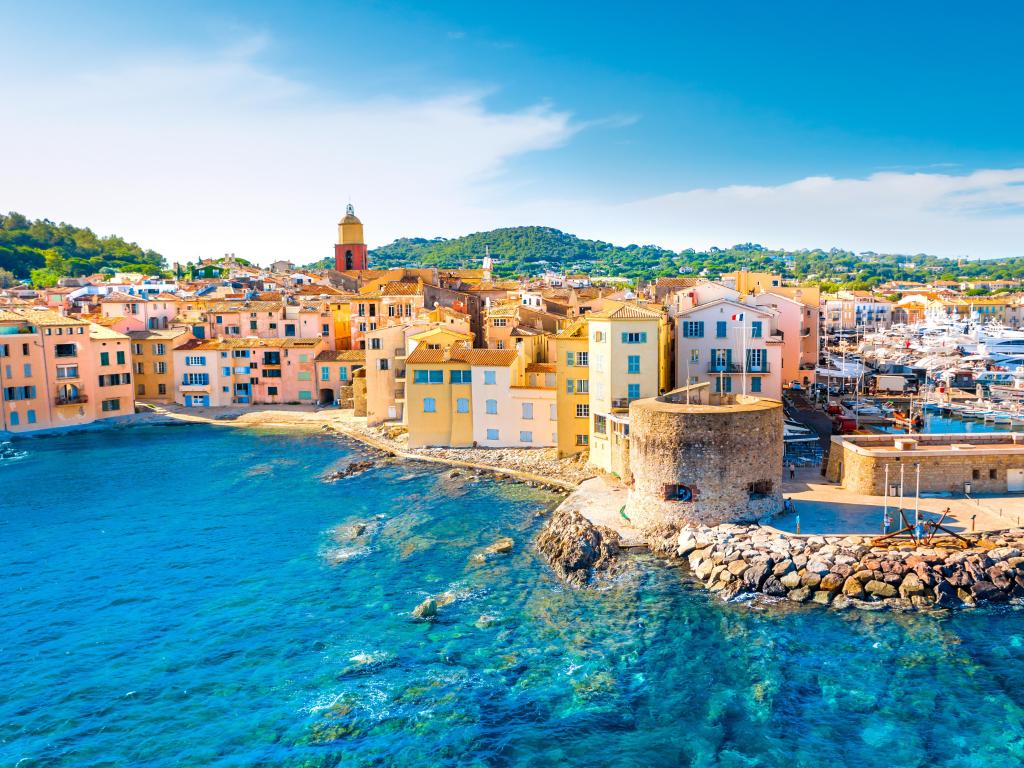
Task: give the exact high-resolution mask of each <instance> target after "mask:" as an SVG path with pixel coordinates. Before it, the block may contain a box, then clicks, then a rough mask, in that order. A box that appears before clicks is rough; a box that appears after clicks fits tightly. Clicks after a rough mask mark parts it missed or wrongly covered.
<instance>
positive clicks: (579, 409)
mask: <svg viewBox="0 0 1024 768" xmlns="http://www.w3.org/2000/svg"><path fill="white" fill-rule="evenodd" d="M576 418H577V419H587V418H590V406H589V405H588V404H587V403H576Z"/></svg>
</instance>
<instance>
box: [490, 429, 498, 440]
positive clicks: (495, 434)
mask: <svg viewBox="0 0 1024 768" xmlns="http://www.w3.org/2000/svg"><path fill="white" fill-rule="evenodd" d="M487 439H488V440H500V439H501V438H500V437H499V433H498V430H496V429H488V430H487Z"/></svg>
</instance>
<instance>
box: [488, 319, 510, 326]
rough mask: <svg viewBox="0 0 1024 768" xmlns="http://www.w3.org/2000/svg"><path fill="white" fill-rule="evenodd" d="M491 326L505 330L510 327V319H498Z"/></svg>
mask: <svg viewBox="0 0 1024 768" xmlns="http://www.w3.org/2000/svg"><path fill="white" fill-rule="evenodd" d="M491 325H493V326H494V327H495V328H504V327H505V326H506V325H508V319H507V318H504V317H496V318H494V319H493V320H492V321H491Z"/></svg>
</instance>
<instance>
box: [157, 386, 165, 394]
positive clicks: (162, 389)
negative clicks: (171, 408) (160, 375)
mask: <svg viewBox="0 0 1024 768" xmlns="http://www.w3.org/2000/svg"><path fill="white" fill-rule="evenodd" d="M156 391H157V394H160V395H166V394H167V385H166V384H157V385H156Z"/></svg>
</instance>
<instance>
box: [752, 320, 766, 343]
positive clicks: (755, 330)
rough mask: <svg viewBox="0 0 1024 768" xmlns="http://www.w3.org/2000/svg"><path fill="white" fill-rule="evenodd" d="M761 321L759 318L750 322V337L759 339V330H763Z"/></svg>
mask: <svg viewBox="0 0 1024 768" xmlns="http://www.w3.org/2000/svg"><path fill="white" fill-rule="evenodd" d="M763 327H764V326H763V323H762V322H761V321H760V320H754V321H752V322H751V323H750V338H752V339H760V338H761V332H762V330H763Z"/></svg>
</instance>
